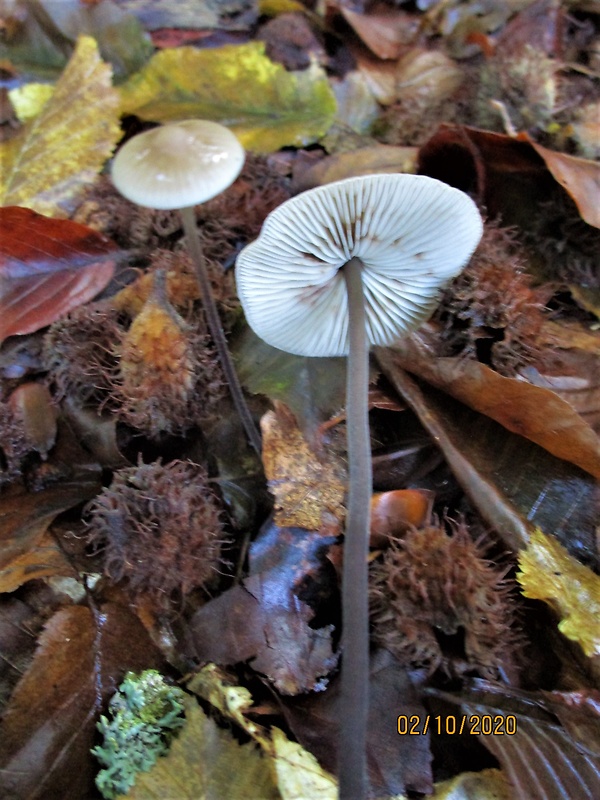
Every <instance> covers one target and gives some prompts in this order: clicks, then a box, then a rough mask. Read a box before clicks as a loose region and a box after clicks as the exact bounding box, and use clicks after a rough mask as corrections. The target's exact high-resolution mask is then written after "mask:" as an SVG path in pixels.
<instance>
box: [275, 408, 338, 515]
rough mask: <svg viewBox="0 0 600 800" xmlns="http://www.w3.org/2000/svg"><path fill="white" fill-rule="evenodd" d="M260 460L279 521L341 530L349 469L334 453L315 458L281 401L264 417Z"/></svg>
mask: <svg viewBox="0 0 600 800" xmlns="http://www.w3.org/2000/svg"><path fill="white" fill-rule="evenodd" d="M261 430H262V434H263V451H262V459H263V464H264V468H265V475H266V477H267V479H268V481H269V489H270V491H271V492H272V493H273V495H274V496H275V522H276V524H277V525H281V526H290V527H298V528H306V529H307V530H313V531H316V530H320V529H321V528H323V527H324V526H329V527H331V526H333V527H334V528H335V529H338V528H339V527H340V525H341V522H342V521H343V519H344V517H345V507H344V497H345V494H346V481H345V480H344V478H345V474H344V473H345V470H344V469H343V467H342V464H341V462H340V461H339V460H336V459H335V457H334V456H333V455H332V454H323V455H322V456H321V458H317V456H316V455H315V453H313V452H312V450H311V449H310V447H309V446H308V444H307V442H306V441H305V439H304V437H303V436H302V433H301V431H300V429H299V428H298V426H297V424H296V421H295V419H294V417H293V415H292V414H291V413H290V412H289V410H288V409H287V408H286V407H285V406H283V405H282V404H281V403H277V404H276V410H275V411H268V412H267V413H266V414H265V415H264V416H263V418H262V420H261Z"/></svg>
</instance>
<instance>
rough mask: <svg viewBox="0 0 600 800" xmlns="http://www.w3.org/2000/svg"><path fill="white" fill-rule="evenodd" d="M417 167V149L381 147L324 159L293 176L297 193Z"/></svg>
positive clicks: (364, 148)
mask: <svg viewBox="0 0 600 800" xmlns="http://www.w3.org/2000/svg"><path fill="white" fill-rule="evenodd" d="M416 168H417V148H416V147H392V146H391V145H385V144H380V145H376V146H374V147H362V148H360V149H359V150H353V151H352V152H351V153H339V154H337V155H333V156H326V157H325V158H323V159H321V161H318V162H317V163H316V164H315V165H314V166H312V167H310V168H309V169H307V170H306V171H305V172H302V173H301V174H300V175H299V176H298V177H296V176H295V177H294V181H295V182H294V188H295V189H296V191H298V192H303V191H304V190H305V189H312V188H313V187H314V186H322V185H323V184H325V183H332V182H333V181H339V180H342V179H343V178H352V177H354V176H356V175H373V174H379V173H385V174H387V173H390V172H408V173H414V172H415V171H416Z"/></svg>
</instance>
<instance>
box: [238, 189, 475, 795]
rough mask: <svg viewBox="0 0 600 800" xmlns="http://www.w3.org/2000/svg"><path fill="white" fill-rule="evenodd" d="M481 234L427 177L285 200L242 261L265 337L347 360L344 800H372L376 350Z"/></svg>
mask: <svg viewBox="0 0 600 800" xmlns="http://www.w3.org/2000/svg"><path fill="white" fill-rule="evenodd" d="M482 230H483V225H482V221H481V217H480V215H479V212H478V211H477V208H476V206H475V203H474V202H473V201H472V200H471V199H470V198H469V197H468V196H467V195H466V194H464V193H463V192H461V191H459V190H457V189H454V188H451V187H450V186H447V185H446V184H444V183H441V182H440V181H437V180H434V179H432V178H428V177H425V176H421V175H398V174H395V175H366V176H362V177H357V178H349V179H346V180H342V181H338V182H336V183H331V184H329V185H326V186H321V187H318V188H316V189H311V190H310V191H307V192H305V193H304V194H301V195H299V196H297V197H294V198H292V199H291V200H288V201H286V202H285V203H283V204H282V205H281V206H279V207H278V208H277V209H275V211H273V212H271V214H269V216H268V217H267V219H266V220H265V223H264V225H263V228H262V231H261V233H260V236H259V237H258V239H257V240H256V241H255V242H253V243H252V244H250V245H248V246H247V247H245V248H244V250H242V252H241V253H240V254H239V256H238V258H237V266H236V280H237V287H238V294H239V297H240V300H241V302H242V306H243V309H244V312H245V314H246V319H247V321H248V323H249V325H250V326H251V327H252V328H253V329H254V331H255V332H256V333H257V334H258V335H259V336H260V337H262V338H263V339H264V340H265V341H266V342H267V343H269V344H271V345H273V346H274V347H277V348H279V349H280V350H286V351H287V352H290V353H296V354H298V355H304V356H340V355H346V354H347V355H348V364H347V382H346V420H347V438H348V462H349V481H348V508H347V521H346V533H345V547H344V568H343V576H342V622H343V630H342V676H341V687H342V688H341V708H342V709H343V712H342V713H343V716H344V719H343V723H342V724H341V725H340V742H339V754H340V758H339V775H340V797H342V798H352V800H356V798H362V797H365V796H366V792H367V774H366V721H367V712H368V669H369V629H368V601H367V584H368V564H367V556H368V547H369V507H370V499H371V494H372V469H371V443H370V435H369V421H368V377H369V373H368V368H369V348H370V347H371V346H373V345H390V344H392V343H393V342H394V341H395V340H397V339H398V338H400V337H402V336H405V335H407V334H408V333H410V331H412V330H414V329H416V328H417V327H418V326H419V325H420V324H421V323H422V322H424V321H425V320H426V319H427V318H428V317H429V315H430V314H431V312H432V311H433V309H434V307H435V305H436V302H437V299H438V296H439V293H440V289H441V288H442V287H443V286H444V285H445V284H446V283H447V282H448V281H449V280H450V279H451V278H453V277H454V276H455V275H457V274H458V273H459V272H460V271H461V269H462V267H463V265H464V264H465V263H466V262H467V261H468V259H469V257H470V255H471V253H472V252H473V250H474V249H475V247H476V246H477V243H478V242H479V239H480V238H481V234H482Z"/></svg>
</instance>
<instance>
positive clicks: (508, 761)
mask: <svg viewBox="0 0 600 800" xmlns="http://www.w3.org/2000/svg"><path fill="white" fill-rule="evenodd" d="M433 693H435V690H433ZM441 696H443V698H444V699H446V700H450V702H453V703H457V702H459V703H460V705H461V712H460V713H461V714H464V715H465V718H466V720H467V721H468V722H469V723H470V724H471V725H472V726H473V727H472V728H471V730H472V731H473V733H476V732H477V731H479V733H478V735H477V738H478V739H479V741H480V742H481V743H482V744H483V745H484V746H485V747H486V748H487V749H488V750H489V751H490V752H491V753H492V754H493V755H494V757H495V758H496V759H497V760H498V761H499V762H500V765H501V767H502V772H503V773H504V774H505V776H506V778H507V780H508V782H509V785H510V788H511V794H510V797H511V798H513V799H514V800H548V798H558V797H560V798H561V799H564V800H582V798H590V800H591V798H595V797H597V796H598V794H599V793H600V756H599V755H598V741H599V739H598V733H597V732H598V731H599V730H600V727H599V726H598V722H597V721H598V717H597V714H593V713H588V720H589V721H590V722H591V723H592V724H593V725H594V727H593V731H594V732H593V735H592V736H591V737H590V738H589V739H581V738H577V737H575V736H573V735H572V733H571V732H570V731H569V730H567V729H565V728H563V727H561V725H560V724H558V722H557V720H556V716H555V715H556V704H555V703H553V702H551V700H550V697H549V695H548V693H544V695H541V694H540V693H539V692H525V691H520V690H518V689H511V688H510V687H508V686H507V685H506V684H504V685H501V684H491V683H488V682H486V681H481V680H478V681H473V684H472V686H467V687H465V689H464V690H463V691H461V693H460V695H458V696H452V695H450V694H448V693H442V694H441ZM494 722H495V724H496V726H497V727H496V728H494ZM509 725H510V726H511V727H510V728H509ZM485 727H487V730H488V731H490V732H489V733H488V732H487V731H486V732H485V733H484V732H482V731H483V730H484V728H485ZM509 730H511V731H512V733H510V734H508V731H509ZM499 731H506V733H503V734H500V733H499Z"/></svg>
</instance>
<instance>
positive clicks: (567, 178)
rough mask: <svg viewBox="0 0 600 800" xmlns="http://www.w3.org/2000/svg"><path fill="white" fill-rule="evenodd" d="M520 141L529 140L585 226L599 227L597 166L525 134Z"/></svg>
mask: <svg viewBox="0 0 600 800" xmlns="http://www.w3.org/2000/svg"><path fill="white" fill-rule="evenodd" d="M520 138H523V139H525V141H528V142H529V143H530V144H531V146H532V147H533V149H534V150H535V152H536V153H537V154H538V155H540V156H541V157H542V158H543V159H544V163H545V164H546V166H547V167H548V169H549V171H550V172H551V173H552V175H553V177H554V178H555V180H556V181H558V183H560V185H561V186H562V187H563V188H564V189H565V190H566V191H567V192H568V193H569V194H570V195H571V197H572V198H573V200H574V201H575V205H576V206H577V208H578V209H579V213H580V214H581V217H582V219H584V220H585V221H586V222H587V223H588V225H593V226H594V227H595V228H600V163H598V162H597V161H589V160H588V159H585V158H577V157H576V156H570V155H568V154H567V153H557V152H555V151H554V150H548V148H547V147H542V145H541V144H537V143H536V142H534V141H533V140H532V139H530V138H529V137H528V136H526V135H525V134H521V136H520Z"/></svg>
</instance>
